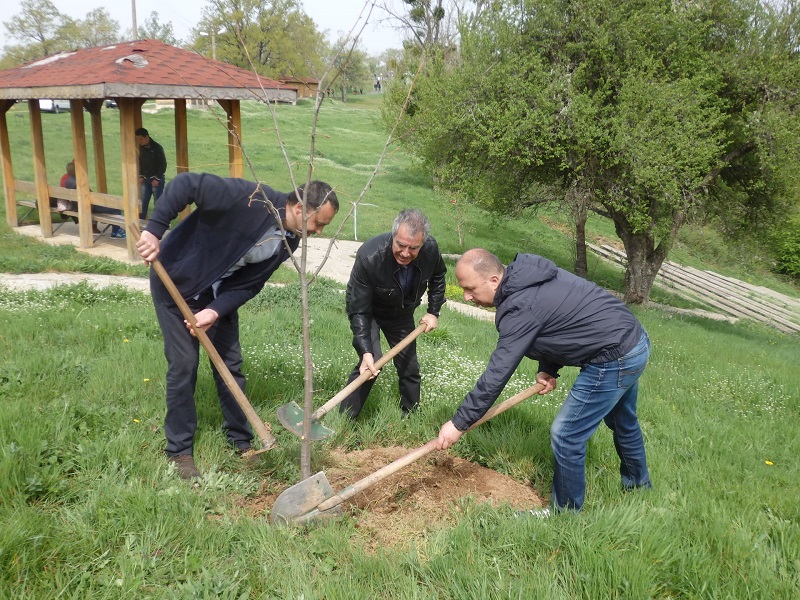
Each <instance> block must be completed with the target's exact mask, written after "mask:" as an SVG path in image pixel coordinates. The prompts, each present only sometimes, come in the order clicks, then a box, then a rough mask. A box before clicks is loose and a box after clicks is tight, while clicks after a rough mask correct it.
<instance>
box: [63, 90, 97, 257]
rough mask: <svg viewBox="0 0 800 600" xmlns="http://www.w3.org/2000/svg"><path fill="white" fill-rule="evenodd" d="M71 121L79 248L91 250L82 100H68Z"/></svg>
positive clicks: (89, 206) (90, 212)
mask: <svg viewBox="0 0 800 600" xmlns="http://www.w3.org/2000/svg"><path fill="white" fill-rule="evenodd" d="M69 105H70V114H71V121H72V160H73V161H74V163H75V185H76V188H75V189H76V191H77V192H78V232H79V235H80V239H81V248H91V247H92V245H93V244H94V240H93V239H92V201H91V200H90V199H89V169H88V165H87V164H86V163H87V156H86V125H85V122H84V120H83V100H70V101H69Z"/></svg>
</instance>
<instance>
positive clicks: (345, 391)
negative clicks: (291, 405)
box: [311, 324, 428, 421]
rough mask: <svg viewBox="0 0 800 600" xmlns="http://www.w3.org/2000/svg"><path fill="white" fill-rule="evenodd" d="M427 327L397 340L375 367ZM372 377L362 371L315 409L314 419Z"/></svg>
mask: <svg viewBox="0 0 800 600" xmlns="http://www.w3.org/2000/svg"><path fill="white" fill-rule="evenodd" d="M427 327H428V326H427V325H425V324H422V325H420V326H419V327H417V328H416V329H415V330H414V331H412V332H411V333H409V334H408V335H407V336H406V337H404V338H403V339H402V340H400V341H399V342H397V344H395V345H394V347H393V348H391V349H390V350H389V351H388V352H387V353H386V354H384V355H383V356H381V357H380V358H379V359H378V360H377V361H376V362H375V368H377V369H380V368H381V367H383V365H385V364H386V363H388V362H389V361H390V360H392V359H393V358H394V357H395V356H397V354H399V353H400V352H402V351H403V349H405V347H406V346H408V345H409V344H410V343H411V342H413V341H414V340H415V339H417V338H418V337H419V335H420V334H421V333H425V329H427ZM371 377H372V372H371V371H369V370H367V371H364V372H363V373H361V375H359V376H358V377H357V378H356V379H354V380H353V381H351V382H350V383H349V384H347V386H346V387H345V388H344V389H343V390H342V391H341V392H339V393H338V394H336V395H335V396H334V397H333V398H331V399H330V400H328V401H327V402H326V403H325V404H323V405H322V406H320V407H319V408H318V409H317V410H315V411H314V413H313V414H312V415H311V418H312V420H313V419H315V420H317V421H318V420H319V419H321V418H322V417H323V416H324V415H326V414H328V413H329V412H330V411H331V410H332V409H333V408H335V407H336V406H338V405H339V404H340V403H341V402H342V401H343V400H344V399H345V398H347V397H348V396H349V395H350V394H351V393H352V392H353V391H355V390H357V389H358V388H360V387H361V386H362V385H363V384H364V382H366V381H369V379H370V378H371Z"/></svg>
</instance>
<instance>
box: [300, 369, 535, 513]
mask: <svg viewBox="0 0 800 600" xmlns="http://www.w3.org/2000/svg"><path fill="white" fill-rule="evenodd" d="M543 389H544V386H543V385H542V384H540V383H537V384H536V385H533V386H531V387H529V388H527V389H524V390H522V391H521V392H519V393H518V394H515V395H513V396H511V398H509V399H508V400H506V401H505V402H502V403H501V404H498V405H497V406H493V407H492V408H490V409H489V410H488V411H487V412H486V414H485V415H483V417H482V418H481V419H480V420H479V421H477V422H476V423H475V424H473V425H472V427H470V429H474V428H475V427H477V426H478V425H480V424H481V423H485V422H486V421H488V420H489V419H491V418H492V417H494V416H496V415H499V414H500V413H501V412H504V411H506V410H508V409H509V408H511V407H512V406H516V405H517V404H519V403H520V402H522V401H523V400H527V399H528V398H530V397H531V396H533V395H535V394H538V393H539V392H540V391H542V390H543ZM437 442H438V437H436V438H433V439H432V440H431V441H429V442H428V443H427V444H425V445H424V446H421V447H419V448H417V449H416V450H414V451H413V452H410V453H408V454H406V455H405V456H401V457H400V458H398V459H397V460H396V461H394V462H393V463H389V464H388V465H386V466H385V467H383V468H381V469H378V470H377V471H375V472H374V473H373V474H372V475H367V476H366V477H364V479H360V480H359V481H356V482H355V483H354V484H352V485H350V486H348V487H346V488H344V489H343V490H342V491H341V492H339V493H338V494H336V495H335V496H331V497H330V498H328V499H327V500H325V502H323V503H322V504H320V505H319V506H318V507H317V509H316V510H318V511H320V512H322V511H325V510H328V509H329V508H333V507H334V506H337V505H339V504H341V503H342V502H344V501H345V500H347V499H348V498H351V497H352V496H355V495H356V494H357V493H359V492H360V491H362V490H365V489H367V488H368V487H370V486H372V485H375V484H376V483H378V482H379V481H381V480H383V479H386V478H387V477H388V476H389V475H393V474H394V473H397V471H399V470H400V469H402V468H404V467H407V466H408V465H410V464H411V463H413V462H414V461H416V460H419V459H420V458H422V457H423V456H425V455H426V454H430V453H431V452H433V451H434V450H436V445H437Z"/></svg>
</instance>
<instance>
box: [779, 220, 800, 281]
mask: <svg viewBox="0 0 800 600" xmlns="http://www.w3.org/2000/svg"><path fill="white" fill-rule="evenodd" d="M775 255H776V259H777V265H776V266H775V271H777V272H778V273H783V274H784V275H789V276H790V277H793V278H795V279H800V218H798V219H794V220H793V221H792V222H790V224H789V227H788V228H787V229H786V230H784V231H783V232H781V233H779V234H778V235H777V236H776V241H775Z"/></svg>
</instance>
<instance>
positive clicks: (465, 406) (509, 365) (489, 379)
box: [452, 309, 541, 431]
mask: <svg viewBox="0 0 800 600" xmlns="http://www.w3.org/2000/svg"><path fill="white" fill-rule="evenodd" d="M540 329H541V324H540V323H539V322H538V321H536V320H534V319H532V318H531V315H530V312H529V311H528V310H526V309H517V310H515V311H513V312H511V313H509V314H507V315H505V316H504V317H503V320H502V322H501V323H500V324H499V325H498V330H499V332H500V337H499V339H498V340H497V347H496V348H495V349H494V352H492V356H491V357H490V358H489V364H488V365H487V366H486V370H485V371H484V372H483V375H481V376H480V378H479V379H478V382H477V383H476V384H475V387H474V388H473V389H472V391H471V392H469V393H468V394H467V396H466V397H465V398H464V401H463V402H462V403H461V406H459V407H458V410H457V411H456V414H455V416H453V419H452V421H453V425H455V426H456V428H457V429H459V430H461V431H466V430H467V429H469V428H470V427H471V426H472V425H473V424H474V423H475V422H477V421H479V420H480V418H481V417H482V416H483V415H485V414H486V411H488V410H489V408H491V406H492V404H494V403H495V401H496V400H497V398H498V397H499V396H500V394H501V393H502V392H503V389H504V388H505V387H506V384H507V383H508V381H509V379H511V376H512V375H513V374H514V371H516V369H517V367H518V366H519V363H520V362H522V359H523V358H524V357H525V354H526V352H527V351H528V349H529V348H530V347H531V345H532V344H533V342H534V340H535V339H536V336H537V335H538V334H539V330H540Z"/></svg>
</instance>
